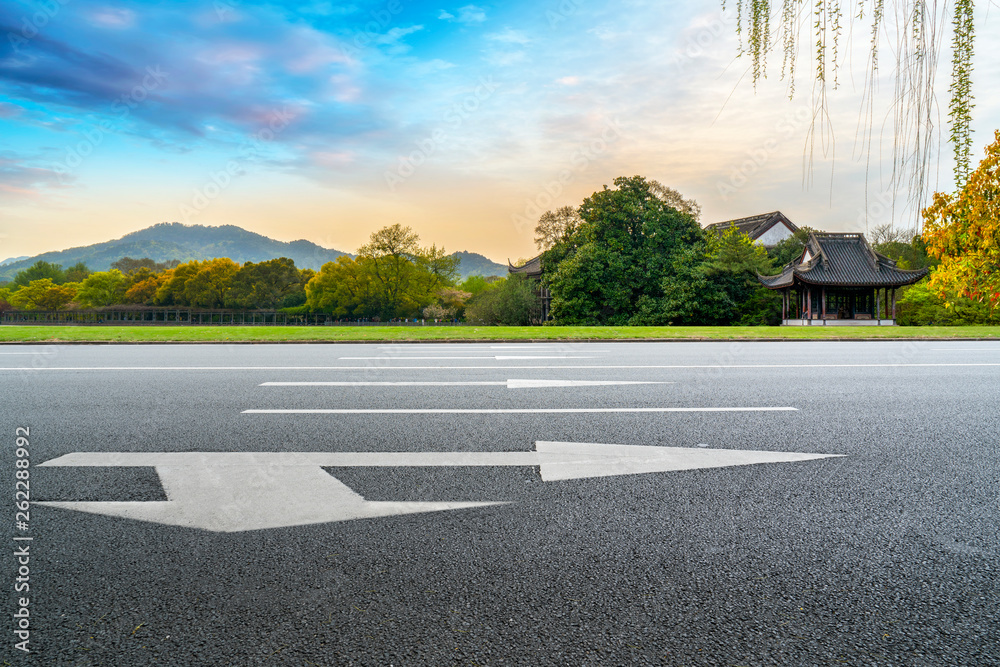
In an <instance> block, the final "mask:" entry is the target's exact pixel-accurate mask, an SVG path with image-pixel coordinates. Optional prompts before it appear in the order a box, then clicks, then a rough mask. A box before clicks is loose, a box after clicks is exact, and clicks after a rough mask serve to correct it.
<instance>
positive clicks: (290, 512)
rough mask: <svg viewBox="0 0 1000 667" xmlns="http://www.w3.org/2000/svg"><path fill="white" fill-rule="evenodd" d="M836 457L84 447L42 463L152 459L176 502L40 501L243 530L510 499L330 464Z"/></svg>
mask: <svg viewBox="0 0 1000 667" xmlns="http://www.w3.org/2000/svg"><path fill="white" fill-rule="evenodd" d="M835 456H839V455H835V454H834V455H831V454H806V453H797V452H765V451H740V450H721V449H696V448H687V447H649V446H642V445H605V444H599V443H575V442H547V441H539V442H536V443H535V451H533V452H263V453H250V452H132V453H128V452H74V453H72V454H66V455H64V456H61V457H59V458H56V459H52V460H49V461H45V462H44V463H41V464H40V465H42V466H73V467H84V466H102V467H105V466H112V467H122V466H152V467H154V468H155V469H156V472H157V474H158V475H159V477H160V481H161V483H162V484H163V489H164V491H165V492H166V494H167V498H168V500H167V501H165V502H164V501H155V502H65V501H59V502H53V501H41V502H38V503H36V504H39V505H47V506H50V507H58V508H62V509H71V510H76V511H80V512H88V513H92V514H103V515H108V516H115V517H122V518H128V519H135V520H139V521H149V522H154V523H161V524H166V525H173V526H184V527H188V528H199V529H203V530H210V531H216V532H239V531H247V530H261V529H264V528H281V527H289V526H303V525H309V524H316V523H328V522H334V521H349V520H353V519H370V518H376V517H384V516H396V515H401V514H414V513H422V512H437V511H443V510H456V509H468V508H473V507H487V506H493V505H503V504H507V503H504V502H385V501H369V500H365V499H364V498H363V497H362V496H361V495H360V494H358V493H356V492H355V491H353V490H352V489H350V488H349V487H348V486H347V485H345V484H344V483H343V482H341V481H340V480H338V479H336V478H335V477H333V476H332V475H330V474H329V473H327V472H326V471H325V470H323V468H325V467H357V466H379V467H387V466H449V467H455V466H459V467H461V466H538V468H539V473H540V475H541V478H542V480H543V481H546V482H550V481H556V480H571V479H584V478H588V477H608V476H613V475H630V474H640V473H651V472H668V471H676V470H693V469H698V468H718V467H726V466H736V465H751V464H755V463H780V462H795V461H807V460H811V459H823V458H830V457H835Z"/></svg>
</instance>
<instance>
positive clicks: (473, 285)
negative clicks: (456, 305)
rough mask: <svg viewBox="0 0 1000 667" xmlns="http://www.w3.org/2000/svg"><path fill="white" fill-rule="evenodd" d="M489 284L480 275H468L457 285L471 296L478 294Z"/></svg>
mask: <svg viewBox="0 0 1000 667" xmlns="http://www.w3.org/2000/svg"><path fill="white" fill-rule="evenodd" d="M489 286H490V283H489V281H488V280H486V278H483V277H482V276H469V277H468V278H466V279H465V280H463V281H462V284H461V285H459V287H460V288H461V290H462V291H463V292H468V293H469V294H471V295H473V296H475V295H476V294H479V293H480V292H482V291H483V290H484V289H486V288H487V287H489Z"/></svg>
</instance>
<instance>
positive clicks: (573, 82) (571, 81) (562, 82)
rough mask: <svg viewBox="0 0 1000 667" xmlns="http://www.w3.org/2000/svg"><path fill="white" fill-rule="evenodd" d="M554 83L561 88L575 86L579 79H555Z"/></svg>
mask: <svg viewBox="0 0 1000 667" xmlns="http://www.w3.org/2000/svg"><path fill="white" fill-rule="evenodd" d="M556 83H558V84H559V85H561V86H575V85H577V84H579V83H580V77H578V76H564V77H562V78H561V79H556Z"/></svg>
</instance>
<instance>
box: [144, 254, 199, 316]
mask: <svg viewBox="0 0 1000 667" xmlns="http://www.w3.org/2000/svg"><path fill="white" fill-rule="evenodd" d="M204 263H205V262H200V261H198V260H196V259H195V260H192V261H190V262H185V263H184V264H178V265H177V266H175V267H174V268H172V269H167V270H166V271H164V272H163V275H162V281H161V283H160V286H159V287H158V288H157V290H156V296H155V297H154V299H153V300H154V302H155V303H157V304H160V305H178V306H184V305H189V304H190V301H188V298H187V295H186V287H187V282H188V280H190V279H191V278H193V277H194V276H195V275H196V274H197V273H198V271H200V270H201V267H202V265H203V264H204Z"/></svg>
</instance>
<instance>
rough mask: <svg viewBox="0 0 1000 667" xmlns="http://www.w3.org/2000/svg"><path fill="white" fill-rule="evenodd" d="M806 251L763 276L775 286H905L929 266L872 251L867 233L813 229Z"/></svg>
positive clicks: (766, 283) (770, 285) (761, 277)
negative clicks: (907, 264)
mask: <svg viewBox="0 0 1000 667" xmlns="http://www.w3.org/2000/svg"><path fill="white" fill-rule="evenodd" d="M806 249H807V250H808V253H809V256H810V257H809V260H808V261H802V257H805V256H806V252H803V254H802V257H800V258H799V259H798V260H796V261H794V262H791V263H789V264H787V265H786V266H785V267H784V268H783V269H782V271H781V273H779V274H778V275H774V276H759V278H760V281H761V282H762V283H763V284H764V285H765V286H766V287H770V288H771V289H782V288H785V287H791V286H792V285H793V284H794V283H795V282H796V281H798V282H802V283H806V284H809V285H830V286H836V287H901V286H902V285H909V284H912V283H915V282H917V281H918V280H920V279H921V278H923V277H924V276H926V275H927V269H918V270H915V271H910V270H906V269H900V268H898V267H897V266H896V262H895V261H893V260H891V259H889V258H888V257H886V256H885V255H882V254H879V253H877V252H875V251H874V250H872V247H871V246H870V245H868V241H867V240H866V239H865V237H864V234H835V233H829V232H813V233H812V234H810V235H809V240H808V241H807V242H806Z"/></svg>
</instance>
